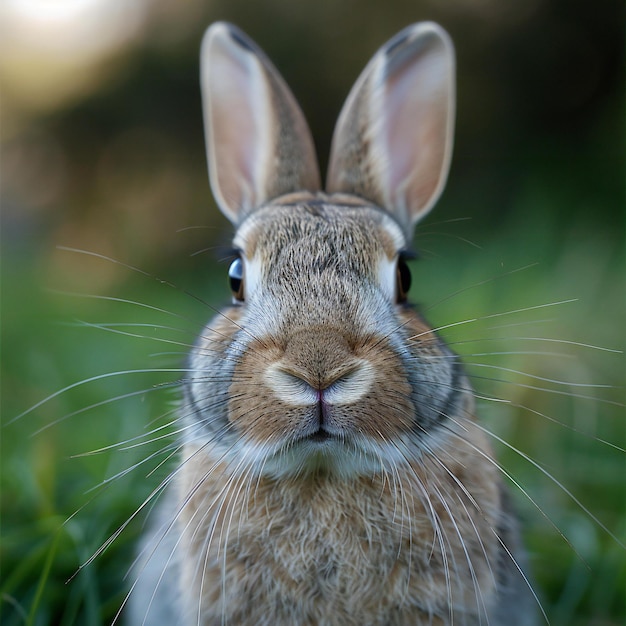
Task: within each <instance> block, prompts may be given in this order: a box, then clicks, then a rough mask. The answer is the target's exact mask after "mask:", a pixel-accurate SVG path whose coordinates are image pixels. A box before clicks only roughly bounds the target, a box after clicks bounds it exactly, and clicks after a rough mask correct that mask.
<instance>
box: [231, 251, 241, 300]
mask: <svg viewBox="0 0 626 626" xmlns="http://www.w3.org/2000/svg"><path fill="white" fill-rule="evenodd" d="M228 282H229V284H230V289H231V291H232V292H233V297H234V298H235V300H238V301H239V302H243V261H242V260H241V257H237V258H236V259H235V260H234V261H233V262H232V263H231V264H230V267H229V268H228Z"/></svg>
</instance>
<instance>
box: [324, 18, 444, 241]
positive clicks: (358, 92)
mask: <svg viewBox="0 0 626 626" xmlns="http://www.w3.org/2000/svg"><path fill="white" fill-rule="evenodd" d="M454 108H455V89H454V48H453V46H452V42H451V40H450V37H449V36H448V34H447V33H446V32H445V31H444V30H443V29H442V28H441V27H439V26H438V25H436V24H433V23H430V22H422V23H419V24H414V25H413V26H409V27H408V28H406V29H404V30H403V31H402V32H400V33H399V34H398V35H396V37H394V38H393V39H392V40H391V41H389V42H388V43H387V44H386V45H385V46H383V47H382V48H381V49H380V50H379V51H378V52H377V53H376V55H375V56H374V58H373V59H372V60H371V61H370V63H369V64H368V65H367V67H366V68H365V70H364V71H363V73H362V74H361V76H360V77H359V79H358V80H357V82H356V84H355V85H354V87H353V88H352V91H351V92H350V94H349V96H348V99H347V100H346V103H345V105H344V107H343V110H342V112H341V115H340V116H339V120H338V122H337V126H336V128H335V134H334V136H333V142H332V147H331V155H330V162H329V168H328V176H327V184H326V187H327V191H328V192H330V193H333V192H343V193H352V194H356V195H358V196H361V197H363V198H365V199H367V200H370V201H371V202H374V203H375V204H377V205H378V206H380V207H383V208H385V209H387V210H388V211H390V212H391V213H392V214H394V215H395V216H396V219H398V221H399V222H400V224H402V226H403V227H404V229H405V231H406V232H407V235H409V236H410V234H411V233H412V229H413V226H414V225H415V223H416V222H417V221H418V220H419V219H421V218H422V217H423V216H424V215H425V214H426V213H427V212H428V211H429V210H430V209H431V207H432V206H433V204H434V203H435V202H436V201H437V199H438V198H439V195H440V194H441V191H442V189H443V186H444V184H445V181H446V177H447V175H448V169H449V165H450V157H451V153H452V134H453V126H454Z"/></svg>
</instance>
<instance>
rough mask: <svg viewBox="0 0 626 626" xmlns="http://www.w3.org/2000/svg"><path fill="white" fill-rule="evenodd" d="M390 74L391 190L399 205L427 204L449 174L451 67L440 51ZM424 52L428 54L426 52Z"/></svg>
mask: <svg viewBox="0 0 626 626" xmlns="http://www.w3.org/2000/svg"><path fill="white" fill-rule="evenodd" d="M427 54H428V57H429V58H423V59H420V61H419V62H416V61H415V59H413V61H412V62H410V63H405V64H404V65H403V66H402V67H400V68H397V69H396V71H395V72H394V74H393V75H392V76H389V77H387V81H386V86H385V94H384V96H383V101H384V105H383V106H384V107H385V109H386V112H385V119H386V124H385V126H384V130H383V129H381V130H383V133H384V135H383V137H382V140H383V142H384V143H385V144H386V145H385V150H386V152H387V155H388V162H387V172H386V175H387V185H388V187H387V189H388V192H389V194H390V196H391V197H390V200H392V201H393V202H394V203H396V204H397V203H400V206H405V207H413V209H414V210H415V209H421V208H424V207H425V206H426V205H427V204H428V202H429V200H430V198H431V196H432V195H433V194H434V193H435V192H436V191H437V188H438V186H439V185H440V183H441V179H442V176H445V164H444V162H443V161H444V158H445V150H446V146H447V141H448V139H447V136H446V135H447V132H446V131H447V123H448V115H449V102H448V95H449V94H448V93H447V91H446V81H447V80H448V76H449V68H446V67H445V58H442V56H441V55H438V54H437V53H436V52H430V53H427ZM425 56H426V55H425Z"/></svg>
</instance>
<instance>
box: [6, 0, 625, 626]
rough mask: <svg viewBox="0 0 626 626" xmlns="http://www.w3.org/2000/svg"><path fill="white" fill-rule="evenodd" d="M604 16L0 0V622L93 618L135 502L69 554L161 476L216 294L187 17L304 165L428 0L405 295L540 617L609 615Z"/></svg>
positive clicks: (613, 560) (192, 35)
mask: <svg viewBox="0 0 626 626" xmlns="http://www.w3.org/2000/svg"><path fill="white" fill-rule="evenodd" d="M623 17H624V14H623V6H622V3H621V2H617V1H615V2H613V1H612V0H604V1H602V2H598V3H596V4H595V5H593V7H591V5H589V3H588V2H582V1H579V0H523V1H522V0H509V1H502V0H436V1H435V0H430V1H429V0H412V1H408V0H406V1H405V0H387V1H385V2H381V1H377V2H374V1H373V0H361V1H359V2H357V1H356V0H335V1H330V0H302V1H300V2H298V1H295V0H292V1H287V0H267V1H264V2H252V1H248V2H244V1H242V0H213V1H211V0H205V1H200V0H186V1H185V2H178V3H174V2H167V1H166V0H125V1H122V0H56V1H55V2H47V1H45V0H5V1H4V2H3V4H2V5H0V74H1V77H2V116H3V118H2V126H1V133H2V134H1V139H2V160H1V168H2V169H1V174H2V197H1V208H2V346H1V347H2V379H1V383H2V423H3V427H2V429H0V437H1V446H2V448H1V472H2V473H1V481H2V482H1V501H0V503H1V507H2V508H1V524H2V526H1V533H2V540H1V542H0V566H1V570H0V593H1V598H0V600H1V602H0V622H1V623H2V624H3V625H4V624H7V625H13V624H15V625H18V624H37V625H44V624H46V625H47V624H89V625H91V624H109V623H110V622H111V621H112V619H113V617H114V615H115V614H116V611H117V610H118V608H119V606H120V604H121V603H122V600H123V598H124V595H125V591H126V589H127V586H128V583H127V582H126V581H125V580H124V576H125V574H126V572H127V570H128V567H129V566H130V564H131V562H132V559H133V548H132V546H133V543H134V540H135V539H136V537H137V535H138V534H139V533H140V532H141V525H142V521H143V515H139V516H137V519H136V520H134V521H133V523H131V524H130V525H129V526H128V528H126V529H125V530H124V532H123V533H122V534H121V535H120V536H119V537H118V538H117V539H116V541H114V542H113V543H112V545H111V546H110V547H108V549H107V550H106V551H104V553H102V554H99V555H98V557H97V558H96V559H95V560H94V561H93V562H91V563H90V564H89V565H88V566H86V567H84V568H81V569H80V571H78V568H79V566H80V565H81V564H83V563H85V562H86V561H88V560H89V558H90V557H91V555H92V554H94V553H95V552H96V551H97V550H98V548H99V546H101V545H102V544H103V542H105V541H106V540H107V538H108V537H110V536H111V535H112V534H113V533H114V532H115V531H116V529H118V528H119V527H120V525H121V524H123V523H124V522H125V520H127V519H128V518H129V516H131V515H132V513H133V512H134V511H135V510H136V509H137V507H138V506H139V505H140V504H141V503H142V502H143V500H144V498H145V497H146V496H147V495H148V494H150V492H151V491H152V490H153V489H154V488H155V487H156V486H157V485H158V483H159V481H160V479H162V477H163V476H164V475H166V473H167V468H168V458H167V457H168V454H169V452H171V450H172V449H173V444H172V439H171V438H162V439H159V440H158V441H156V442H153V443H150V439H153V438H155V437H158V436H160V435H161V434H167V433H168V432H169V431H171V430H173V428H174V427H173V426H171V425H170V422H171V421H172V419H173V416H172V409H173V408H174V407H175V402H176V398H177V395H176V385H175V384H174V385H172V384H168V383H175V382H176V381H177V380H178V379H180V378H181V377H182V376H183V374H182V373H180V372H177V371H176V369H177V368H178V367H180V364H181V362H182V358H183V354H184V353H185V351H186V345H187V344H188V343H189V342H190V341H192V340H193V338H194V336H195V335H196V334H197V333H198V332H199V330H200V329H201V327H202V324H203V323H204V322H205V320H206V319H207V318H208V317H209V316H210V315H211V309H210V307H209V306H208V305H207V304H205V302H207V303H211V304H213V305H218V306H219V305H221V304H223V303H225V302H227V300H228V298H229V294H228V290H227V287H226V280H225V273H226V265H225V264H224V262H223V261H222V262H220V259H221V256H220V246H221V245H223V244H226V243H228V233H229V232H230V229H229V226H228V224H227V223H226V221H225V220H224V219H223V218H222V217H221V216H220V215H219V214H218V212H217V210H216V208H215V205H214V203H213V200H212V198H211V195H210V191H209V187H208V181H207V175H206V163H205V156H204V146H203V131H202V120H201V110H200V98H199V88H198V58H197V57H198V47H199V41H200V38H201V35H202V32H203V30H204V28H205V27H206V26H207V25H208V24H209V23H210V22H212V21H214V20H216V19H228V20H230V21H233V22H235V23H237V24H238V25H239V26H240V27H242V28H243V29H244V30H245V31H247V32H248V33H249V34H250V35H251V36H252V37H253V38H254V39H255V40H256V41H257V42H258V43H259V45H261V46H262V47H263V48H264V49H265V50H266V52H267V53H268V54H269V56H270V57H271V58H272V59H273V60H274V62H275V64H276V66H277V67H278V68H279V69H280V71H281V72H282V73H283V75H284V76H285V78H286V80H287V82H288V83H289V84H290V85H291V87H292V89H293V91H294V93H295V94H296V97H297V98H298V100H299V101H300V103H301V105H302V108H303V109H304V111H305V114H306V116H307V118H308V120H309V122H310V125H311V127H312V129H313V133H314V135H315V138H316V142H317V147H318V152H319V155H320V159H321V161H322V167H323V168H325V162H326V158H327V154H328V147H329V143H330V137H331V132H332V129H333V125H334V121H335V119H336V116H337V114H338V111H339V109H340V106H341V104H342V103H343V99H344V98H345V96H346V94H347V92H348V90H349V88H350V86H351V85H352V83H353V81H354V80H355V78H356V77H357V75H358V73H359V72H360V71H361V69H362V68H363V66H364V65H365V63H366V62H367V60H368V59H369V58H370V56H371V55H372V54H373V53H374V51H375V50H376V49H377V48H378V47H379V46H380V45H382V44H383V43H384V42H385V41H386V40H387V39H388V38H389V37H391V36H392V35H393V34H394V33H395V32H396V31H398V30H400V29H401V28H403V27H404V26H406V25H407V24H409V23H411V22H414V21H419V20H423V19H431V20H435V21H438V22H440V23H441V24H442V25H443V26H444V27H445V28H446V29H447V30H448V31H449V32H450V33H451V35H452V38H453V39H454V41H455V44H456V47H457V55H458V116H457V133H456V144H455V154H454V159H453V163H452V170H451V175H450V179H449V183H448V186H447V190H446V191H445V193H444V195H443V197H442V199H441V201H440V202H439V205H438V207H437V209H436V210H435V211H434V212H433V213H432V214H431V215H430V216H429V217H428V219H427V220H426V221H425V222H424V224H423V225H422V226H421V227H420V229H419V230H418V235H417V238H416V247H417V248H418V249H419V251H420V255H421V260H420V261H418V262H417V263H415V264H414V268H413V271H414V286H413V288H412V297H413V299H414V300H416V301H417V302H419V303H420V305H421V306H422V308H423V310H424V311H425V313H426V315H427V317H428V318H429V319H430V320H431V321H432V322H433V324H435V325H436V326H448V325H450V324H454V323H455V322H462V321H465V322H466V323H463V324H460V325H456V326H450V327H448V328H447V329H446V330H444V332H443V333H442V334H443V335H444V336H445V337H446V339H447V340H448V341H449V342H450V343H451V345H452V346H453V347H454V349H456V350H457V351H459V352H460V353H461V354H463V355H464V357H465V361H466V363H467V364H468V368H469V371H470V374H471V375H472V379H473V381H474V384H475V386H476V388H477V391H478V394H479V397H480V398H481V401H480V411H481V414H482V416H483V419H484V423H485V424H486V427H487V428H488V429H489V430H490V432H493V433H494V435H495V436H494V438H493V442H494V446H495V447H496V449H497V452H498V455H499V458H500V459H501V461H502V464H503V466H504V467H505V468H506V471H507V473H510V475H511V477H512V479H513V480H514V481H516V482H517V483H518V485H521V487H522V488H523V490H524V492H525V493H524V492H522V491H521V490H520V489H519V488H517V487H515V486H513V490H514V491H515V493H516V501H517V503H518V507H519V509H520V512H521V515H522V518H523V520H524V526H525V534H526V540H527V544H528V546H529V552H530V560H531V565H532V568H533V574H534V577H535V579H536V581H537V587H538V591H539V594H540V596H541V599H542V602H543V605H544V607H545V610H546V613H547V614H548V616H549V619H550V623H551V624H553V625H555V626H556V625H560V624H564V625H565V624H580V625H582V624H594V625H609V624H614V625H618V624H623V623H624V619H625V616H626V606H625V599H624V589H626V550H625V549H624V548H623V546H622V545H620V542H622V544H623V543H624V541H625V536H626V528H625V525H626V521H625V520H626V505H625V502H626V493H625V491H624V483H625V481H624V477H625V475H626V464H625V455H624V452H623V449H624V447H625V446H626V429H625V422H624V405H623V401H624V391H623V386H624V380H625V367H624V357H623V354H622V353H620V352H619V351H622V350H623V349H624V344H625V338H624V326H625V323H624V320H625V319H626V305H625V302H626V299H625V281H624V185H623V182H624V181H623V173H624V125H623V110H624V101H623V94H624V84H623V78H624V72H623V60H624V57H623V49H624V45H623V44H624V41H623V35H624V20H623ZM60 247H66V248H78V249H80V250H84V251H88V252H91V253H95V254H100V255H104V256H106V257H110V258H111V259H114V261H112V260H106V259H103V258H99V257H97V256H93V255H86V254H81V253H77V252H71V251H68V250H65V249H61V248H60ZM129 266H132V267H135V268H139V269H140V270H141V272H139V271H135V270H133V269H132V268H131V267H129ZM155 277H158V278H160V279H162V280H164V281H168V283H171V284H172V285H175V287H172V286H170V285H169V284H165V283H164V282H161V281H159V280H157V279H156V278H155ZM189 294H193V295H195V296H197V298H193V297H191V296H190V295H189ZM570 300H571V301H570ZM562 301H570V302H567V303H563V304H554V303H557V302H562ZM133 302H138V303H142V304H143V305H145V306H139V305H137V304H132V303H133ZM547 305H552V306H547ZM469 320H474V321H471V322H470V321H469ZM103 325H104V327H103ZM581 344H582V345H581ZM598 347H602V348H609V349H610V350H601V349H598ZM136 370H142V371H136ZM146 370H153V371H146ZM161 370H164V371H161ZM130 371H133V373H124V372H130ZM114 372H119V374H117V375H112V376H106V377H104V378H100V379H98V380H95V379H96V378H97V377H99V376H101V375H106V374H108V373H114ZM91 378H94V380H93V381H91V382H86V383H85V384H80V385H77V386H75V387H73V388H72V389H69V390H68V391H66V392H63V393H60V394H58V395H54V397H51V398H50V399H49V400H48V401H47V402H45V403H43V404H42V405H41V406H37V407H36V408H35V409H34V410H32V411H30V412H28V413H27V414H25V415H23V416H22V417H21V418H20V419H18V420H14V418H15V417H16V416H18V415H20V414H21V413H23V412H24V411H27V410H28V409H29V408H30V407H33V406H35V405H37V404H38V403H39V402H40V401H42V400H43V399H45V398H46V397H48V396H49V395H50V394H55V393H56V392H57V391H59V390H62V389H64V388H65V387H67V386H71V385H74V384H75V383H78V382H80V381H83V380H87V379H91ZM500 400H506V402H501V401H500ZM42 428H44V430H40V429H42ZM157 428H160V429H161V430H158V431H157V434H155V435H151V434H150V433H151V432H152V431H153V430H154V429H157ZM500 440H502V441H506V442H508V443H509V444H510V446H511V447H509V446H507V445H505V444H504V443H500ZM124 442H126V443H124ZM118 443H119V444H120V445H117V446H116V445H115V444H118ZM515 450H519V452H516V451H515ZM91 452H93V453H92V454H89V453H91ZM162 463H164V464H163V465H162ZM135 465H137V466H136V467H135V468H134V469H133V471H130V472H127V471H126V470H127V469H128V468H133V467H134V466H135ZM574 499H575V500H578V501H579V502H580V504H577V503H576V501H575V500H574ZM607 531H608V532H607ZM611 535H613V536H611ZM77 571H78V573H77ZM76 573H77V574H76ZM74 574H76V576H74ZM72 576H74V577H73V578H72V580H71V581H70V582H68V579H70V578H71V577H72Z"/></svg>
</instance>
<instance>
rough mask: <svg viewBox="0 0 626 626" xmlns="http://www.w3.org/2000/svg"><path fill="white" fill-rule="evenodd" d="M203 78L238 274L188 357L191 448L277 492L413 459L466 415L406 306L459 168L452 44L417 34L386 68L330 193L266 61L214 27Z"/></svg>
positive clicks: (213, 172)
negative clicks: (417, 249)
mask: <svg viewBox="0 0 626 626" xmlns="http://www.w3.org/2000/svg"><path fill="white" fill-rule="evenodd" d="M201 61H202V69H201V81H202V95H203V110H204V117H205V128H206V145H207V154H208V162H209V174H210V180H211V186H212V189H213V193H214V195H215V198H216V200H217V203H218V205H219V207H220V209H221V210H222V212H223V213H224V215H226V217H228V219H229V220H230V221H231V222H232V223H233V224H234V225H235V227H236V229H237V230H236V234H235V237H234V242H233V245H234V248H235V250H236V251H237V258H236V259H235V261H234V262H233V264H232V265H231V269H230V275H231V286H232V287H233V294H234V298H233V304H234V306H233V307H232V308H231V309H229V310H228V311H227V312H226V313H225V315H224V316H223V317H218V319H217V321H216V322H215V323H214V325H213V326H211V327H210V328H209V330H207V332H206V333H205V334H204V335H203V337H202V338H201V339H200V341H199V343H198V345H197V346H196V349H195V350H194V352H193V353H192V355H191V369H192V370H193V371H194V372H198V373H199V375H197V376H194V379H193V381H192V382H191V383H190V384H189V385H187V399H188V403H189V406H191V407H193V411H194V423H195V428H193V429H192V434H191V435H190V436H192V437H194V438H196V439H197V438H200V439H205V440H207V441H209V442H210V445H214V446H216V447H217V448H219V449H220V450H222V451H223V452H224V454H225V458H227V459H228V460H229V461H230V462H231V463H232V464H233V466H235V465H238V464H240V466H241V467H244V466H245V467H248V466H249V467H252V468H254V469H255V470H258V471H262V472H264V473H268V474H274V475H291V474H294V473H299V472H304V471H310V470H316V471H324V470H328V471H336V472H339V473H342V474H344V475H355V474H362V473H369V472H375V471H377V470H380V468H381V464H382V465H384V464H385V463H386V462H387V460H388V459H394V462H397V461H398V460H401V459H405V458H407V457H408V458H415V457H416V456H418V455H419V454H420V453H421V451H422V450H424V449H427V448H428V447H429V446H431V445H433V442H434V441H435V440H436V439H437V436H438V430H439V426H440V425H441V424H442V423H443V422H445V421H446V420H447V419H448V418H449V417H450V416H455V415H459V414H463V415H467V414H468V412H469V411H470V410H471V409H470V407H469V406H468V403H469V402H471V400H470V397H469V394H467V393H464V390H463V389H464V385H463V382H462V374H461V372H460V370H459V367H458V365H457V362H456V358H455V357H454V355H453V354H452V353H451V352H450V351H449V350H448V349H447V348H446V347H445V345H444V344H443V343H442V342H441V341H440V340H439V339H438V338H437V336H436V335H435V334H434V333H433V332H432V330H431V329H430V328H429V327H428V325H427V324H426V323H425V321H424V320H423V319H422V318H421V317H420V316H419V315H418V314H417V313H416V312H415V311H414V310H413V308H411V306H410V305H408V304H407V302H406V296H407V293H406V292H407V291H408V287H409V283H410V274H409V271H408V267H407V265H406V263H405V256H406V255H407V253H408V248H409V246H410V242H411V237H412V232H413V228H414V225H415V224H416V222H417V221H418V220H419V219H421V218H422V217H423V216H424V215H425V214H426V213H427V212H428V211H429V210H430V208H431V207H432V206H433V204H434V203H435V201H436V200H437V198H438V196H439V194H440V193H441V190H442V187H443V185H444V182H445V179H446V176H447V172H448V167H449V162H450V154H451V143H452V128H453V114H454V52H453V47H452V44H451V42H450V39H449V37H448V36H447V34H446V33H445V31H443V30H442V29H441V28H440V27H438V26H437V25H435V24H431V23H422V24H417V25H414V26H411V27H409V28H407V29H405V30H404V31H402V32H401V33H399V34H398V35H397V36H396V37H395V38H394V39H392V40H391V41H390V42H389V43H388V44H387V45H386V46H385V47H383V48H382V49H381V50H380V51H379V52H378V53H377V54H376V55H375V57H374V58H373V59H372V61H371V62H370V63H369V65H368V66H367V67H366V69H365V70H364V72H363V73H362V75H361V77H360V78H359V79H358V81H357V83H356V84H355V86H354V88H353V89H352V91H351V93H350V95H349V97H348V99H347V101H346V104H345V106H344V108H343V111H342V112H341V115H340V117H339V120H338V123H337V127H336V129H335V133H334V136H333V142H332V148H331V156H330V162H329V169H328V174H327V182H326V188H325V189H322V186H321V182H320V174H319V170H318V165H317V161H316V155H315V149H314V145H313V141H312V138H311V135H310V132H309V129H308V127H307V124H306V122H305V120H304V116H303V114H302V112H301V111H300V108H299V107H298V105H297V103H296V101H295V99H294V97H293V96H292V94H291V92H290V91H289V89H288V87H287V86H286V84H285V83H284V81H283V79H282V78H281V77H280V75H279V74H278V72H277V71H276V69H275V68H274V67H273V65H272V64H271V63H270V61H269V60H268V59H267V57H266V56H265V55H264V54H263V52H262V51H260V50H259V49H258V48H257V47H256V45H255V44H254V43H253V42H252V41H251V40H249V39H248V38H247V37H246V36H245V35H244V34H243V33H242V32H241V31H239V30H238V29H237V28H235V27H234V26H231V25H228V24H224V23H218V24H215V25H213V26H212V27H210V28H209V30H208V31H207V33H206V35H205V37H204V40H203V44H202V52H201ZM202 372H211V374H210V375H207V376H202ZM448 427H449V425H448ZM241 464H242V465H241Z"/></svg>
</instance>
